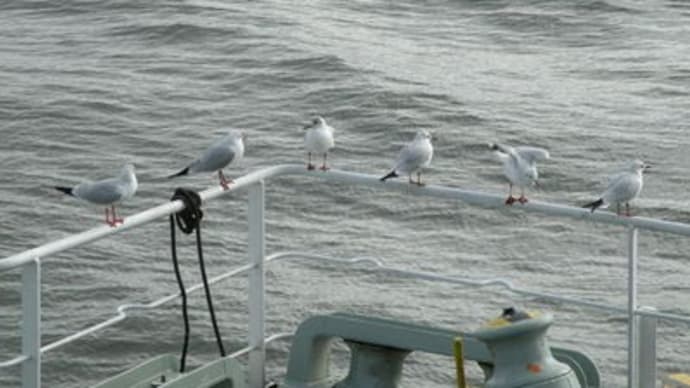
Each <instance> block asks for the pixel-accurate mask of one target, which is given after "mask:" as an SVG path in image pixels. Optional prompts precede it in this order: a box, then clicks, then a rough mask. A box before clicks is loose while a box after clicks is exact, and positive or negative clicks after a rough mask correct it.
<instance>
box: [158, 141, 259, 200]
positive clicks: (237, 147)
mask: <svg viewBox="0 0 690 388" xmlns="http://www.w3.org/2000/svg"><path fill="white" fill-rule="evenodd" d="M246 138H247V136H246V135H245V134H244V133H243V132H242V131H237V130H231V131H230V132H228V134H227V135H226V136H225V137H223V138H221V139H220V140H218V141H216V142H215V143H213V144H211V145H210V146H209V147H208V148H207V149H206V150H205V151H204V153H203V154H201V156H200V157H199V158H198V159H196V160H195V161H193V162H192V163H191V164H189V165H188V166H187V167H185V168H184V169H183V170H182V171H180V172H178V173H176V174H173V175H170V176H168V178H175V177H178V176H182V175H187V174H192V173H199V172H216V171H218V179H220V185H221V186H222V187H223V190H227V189H228V185H229V184H230V183H232V182H233V181H232V179H227V178H226V177H225V175H223V168H225V167H226V166H228V165H229V164H232V163H237V162H239V161H240V160H241V159H242V156H244V140H245V139H246Z"/></svg>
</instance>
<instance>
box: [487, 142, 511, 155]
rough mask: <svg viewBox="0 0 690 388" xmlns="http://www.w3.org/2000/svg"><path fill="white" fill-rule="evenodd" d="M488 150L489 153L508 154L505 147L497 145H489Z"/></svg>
mask: <svg viewBox="0 0 690 388" xmlns="http://www.w3.org/2000/svg"><path fill="white" fill-rule="evenodd" d="M489 149H490V150H491V151H497V152H503V153H504V154H507V153H508V150H506V149H505V147H503V146H502V145H500V144H498V143H489Z"/></svg>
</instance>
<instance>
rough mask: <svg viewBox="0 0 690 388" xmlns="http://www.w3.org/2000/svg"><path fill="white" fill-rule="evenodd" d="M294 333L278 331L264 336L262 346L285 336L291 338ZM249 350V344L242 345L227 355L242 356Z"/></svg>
mask: <svg viewBox="0 0 690 388" xmlns="http://www.w3.org/2000/svg"><path fill="white" fill-rule="evenodd" d="M294 335H295V334H294V333H279V334H273V335H271V336H268V337H266V338H265V339H264V346H266V345H268V344H270V343H271V342H273V341H279V340H283V339H286V338H291V337H292V336H294ZM251 351H252V348H251V346H247V347H244V348H242V349H240V350H238V351H236V352H234V353H230V354H229V355H228V357H230V358H237V357H242V356H244V355H246V354H249V352H251Z"/></svg>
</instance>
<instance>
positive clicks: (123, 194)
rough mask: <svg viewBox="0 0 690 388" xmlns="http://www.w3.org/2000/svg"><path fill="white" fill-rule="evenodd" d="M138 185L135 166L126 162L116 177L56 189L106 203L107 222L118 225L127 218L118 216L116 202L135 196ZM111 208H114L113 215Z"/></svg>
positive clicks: (96, 202) (92, 201)
mask: <svg viewBox="0 0 690 388" xmlns="http://www.w3.org/2000/svg"><path fill="white" fill-rule="evenodd" d="M137 187H138V183H137V176H136V175H135V174H134V166H133V165H132V164H126V165H124V166H123V167H122V170H121V171H120V174H119V175H118V176H117V177H115V178H109V179H104V180H101V181H97V182H82V183H80V184H78V185H76V186H74V187H65V186H55V189H56V190H59V191H62V192H63V193H65V194H67V195H71V196H73V197H75V198H79V199H82V200H84V201H87V202H91V203H95V204H97V205H106V208H105V222H106V223H107V224H108V225H110V226H116V225H117V224H118V223H119V224H122V223H123V222H124V221H125V220H124V218H118V217H117V215H116V214H115V204H117V203H120V202H122V201H124V200H127V199H129V198H131V197H133V196H134V193H136V191H137ZM108 206H109V207H110V208H108ZM110 210H112V215H111V214H110Z"/></svg>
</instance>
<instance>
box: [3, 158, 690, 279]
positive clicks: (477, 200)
mask: <svg viewBox="0 0 690 388" xmlns="http://www.w3.org/2000/svg"><path fill="white" fill-rule="evenodd" d="M287 175H302V176H309V177H313V178H318V179H322V180H325V181H328V182H340V183H350V184H357V185H366V186H373V187H377V188H381V189H386V190H393V191H398V192H403V193H408V194H411V195H416V196H431V197H436V198H444V199H449V200H459V201H462V202H465V203H468V204H471V205H476V206H482V207H487V208H500V209H510V210H512V211H524V212H530V213H532V212H533V213H541V214H546V215H552V216H562V217H569V218H574V219H580V220H588V221H592V222H596V223H602V224H610V225H621V226H630V227H636V228H639V229H646V230H654V231H660V232H667V233H672V234H677V235H683V236H690V225H688V224H683V223H678V222H670V221H663V220H657V219H653V218H646V217H620V216H618V215H616V214H615V213H612V212H608V211H598V212H595V213H591V212H590V211H589V210H588V209H583V208H579V207H573V206H567V205H560V204H554V203H548V202H541V201H530V202H528V203H526V204H524V205H519V206H512V207H510V208H508V207H507V206H505V205H504V202H503V201H504V197H503V196H502V195H498V194H489V193H484V192H480V191H473V190H464V189H460V188H454V187H446V186H436V185H426V186H423V187H418V186H415V185H410V184H408V183H407V182H401V181H387V182H381V181H380V180H379V176H375V175H368V174H361V173H353V172H347V171H340V170H329V171H326V172H324V171H308V170H306V169H305V168H304V166H302V165H278V166H273V167H266V168H263V169H261V170H257V171H254V172H251V173H249V174H247V175H244V176H242V177H239V178H237V179H235V180H234V183H233V184H232V185H231V186H230V188H229V190H223V189H222V188H220V187H213V188H209V189H206V190H204V191H202V192H200V193H199V195H200V196H201V198H202V200H203V201H204V202H205V201H208V200H211V199H214V198H217V197H220V196H223V195H229V194H230V193H233V192H235V191H238V190H241V189H245V188H247V187H248V186H250V185H252V184H255V183H257V182H260V181H262V180H266V179H269V178H274V177H280V176H287ZM183 208H184V204H183V203H182V201H179V200H177V201H172V202H167V203H164V204H162V205H159V206H156V207H153V208H150V209H148V210H145V211H143V212H140V213H136V214H133V215H131V216H129V217H127V218H126V220H125V222H124V223H123V224H122V225H120V226H118V227H117V228H112V227H110V226H106V225H102V226H99V227H96V228H93V229H90V230H87V231H84V232H81V233H77V234H74V235H71V236H68V237H65V238H62V239H60V240H56V241H53V242H50V243H47V244H44V245H41V246H38V247H35V248H33V249H29V250H27V251H24V252H21V253H18V254H15V255H12V256H8V257H6V258H4V259H2V260H0V272H2V271H6V270H9V269H12V268H16V267H19V266H22V265H24V264H26V263H28V262H30V261H31V260H33V259H35V258H38V257H46V256H52V255H54V254H56V253H59V252H62V251H65V250H67V249H70V248H73V247H76V246H80V245H84V244H87V243H90V242H92V241H95V240H98V239H101V238H103V237H105V236H109V235H112V234H115V233H120V232H123V231H125V230H129V229H132V228H135V227H137V226H140V225H143V224H146V223H149V222H151V221H153V220H156V219H158V218H161V217H164V216H167V215H170V214H173V213H176V212H178V211H180V210H182V209H183Z"/></svg>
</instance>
